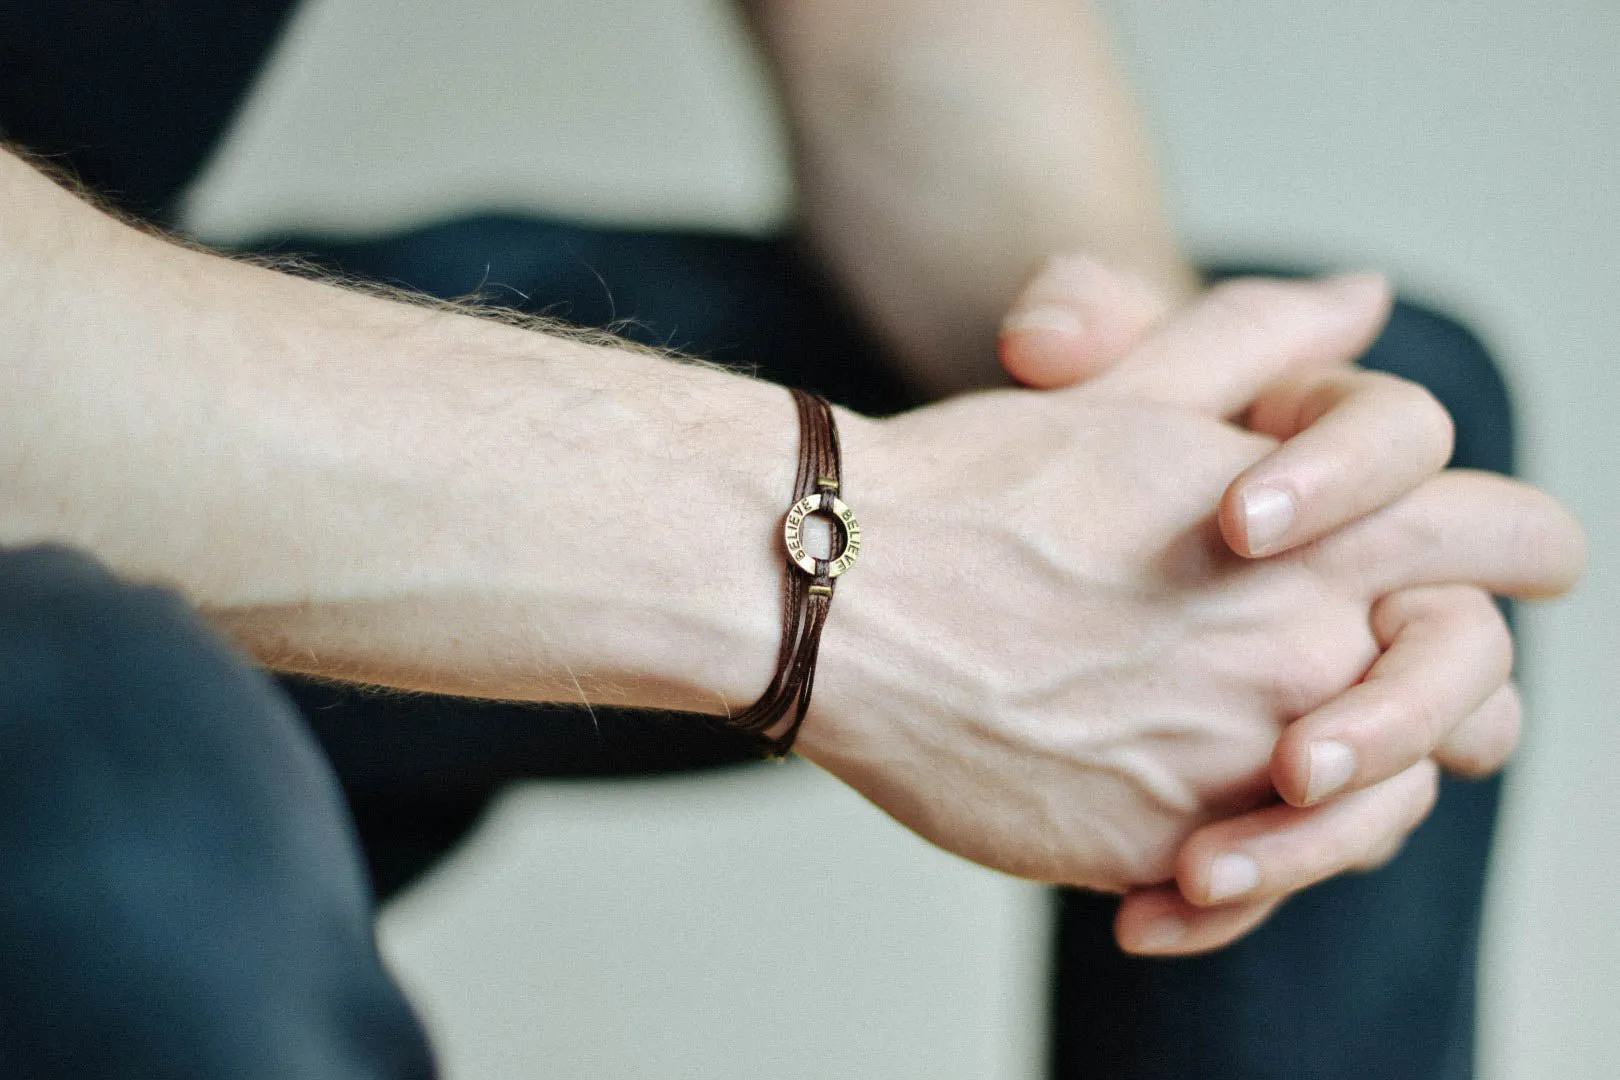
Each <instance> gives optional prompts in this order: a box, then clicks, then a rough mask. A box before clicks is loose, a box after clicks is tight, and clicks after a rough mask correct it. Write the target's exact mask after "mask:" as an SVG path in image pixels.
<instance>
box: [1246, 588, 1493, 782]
mask: <svg viewBox="0 0 1620 1080" xmlns="http://www.w3.org/2000/svg"><path fill="white" fill-rule="evenodd" d="M1372 629H1373V634H1374V635H1375V636H1376V638H1377V639H1378V644H1379V645H1380V646H1381V647H1383V649H1384V653H1383V655H1382V656H1380V657H1379V658H1378V660H1377V662H1376V663H1374V664H1373V666H1372V668H1371V670H1369V671H1368V672H1367V675H1366V677H1365V678H1363V679H1362V681H1361V682H1359V683H1357V684H1356V685H1355V686H1352V687H1350V688H1349V689H1348V690H1346V691H1345V692H1344V693H1342V694H1340V695H1339V696H1338V697H1336V698H1334V699H1333V700H1332V701H1329V702H1328V703H1327V704H1326V705H1323V706H1322V707H1321V708H1319V709H1317V710H1316V711H1315V712H1313V713H1310V714H1309V715H1307V716H1304V717H1302V718H1301V719H1299V720H1296V721H1295V722H1294V723H1292V724H1290V725H1289V726H1288V727H1287V729H1286V730H1284V731H1283V733H1282V736H1281V737H1280V738H1279V739H1278V740H1277V745H1276V747H1275V748H1274V749H1273V751H1272V755H1271V780H1272V783H1273V784H1274V785H1275V786H1276V788H1277V793H1278V794H1279V795H1281V796H1282V797H1283V798H1284V799H1286V800H1287V801H1288V802H1290V803H1293V804H1294V805H1295V806H1310V805H1312V804H1313V803H1317V802H1320V801H1321V800H1323V799H1325V798H1328V797H1329V796H1336V795H1340V794H1342V793H1344V792H1347V791H1356V790H1359V789H1361V788H1366V787H1371V786H1372V785H1374V784H1377V783H1379V782H1381V781H1384V780H1387V779H1389V778H1390V777H1392V776H1395V775H1397V774H1399V773H1403V772H1405V771H1406V770H1407V769H1409V768H1411V767H1412V766H1413V765H1415V764H1417V763H1418V762H1420V761H1422V760H1424V759H1425V758H1427V757H1429V756H1430V755H1431V754H1432V753H1433V752H1434V750H1435V748H1436V747H1438V746H1440V745H1441V744H1443V743H1444V742H1445V741H1446V739H1448V738H1449V737H1450V736H1451V734H1452V732H1453V731H1454V730H1455V729H1456V728H1457V727H1458V726H1459V725H1461V724H1462V723H1463V721H1465V720H1467V719H1468V718H1469V717H1470V716H1472V715H1473V713H1474V712H1475V711H1476V710H1478V709H1479V708H1480V707H1481V706H1483V705H1484V704H1485V702H1486V700H1487V699H1488V698H1490V696H1491V695H1492V694H1494V693H1495V692H1496V690H1497V688H1498V687H1500V686H1501V685H1502V684H1503V683H1504V682H1506V681H1507V678H1508V674H1509V673H1510V672H1511V671H1512V670H1513V638H1512V636H1511V635H1510V634H1509V633H1508V628H1507V624H1506V623H1505V622H1504V621H1503V619H1502V613H1501V612H1500V611H1498V610H1497V608H1496V605H1495V604H1494V603H1492V602H1491V598H1490V597H1489V596H1487V595H1486V594H1485V593H1484V592H1482V591H1480V590H1479V589H1476V588H1473V587H1472V586H1468V585H1438V586H1433V587H1430V588H1423V589H1409V590H1406V591H1404V592H1399V593H1396V594H1394V595H1393V596H1389V597H1387V598H1385V599H1383V600H1380V601H1379V602H1378V603H1377V604H1376V605H1374V607H1373V612H1372Z"/></svg>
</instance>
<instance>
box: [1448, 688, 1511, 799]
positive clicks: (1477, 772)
mask: <svg viewBox="0 0 1620 1080" xmlns="http://www.w3.org/2000/svg"><path fill="white" fill-rule="evenodd" d="M1523 725H1524V705H1523V703H1522V702H1521V701H1520V699H1519V690H1518V688H1517V687H1515V686H1514V685H1513V684H1512V683H1510V682H1509V683H1503V684H1502V685H1501V686H1500V687H1498V688H1497V690H1496V693H1494V694H1492V695H1491V696H1490V697H1488V698H1486V699H1485V704H1483V705H1481V706H1480V707H1479V708H1478V709H1475V710H1474V714H1473V715H1472V716H1470V717H1469V718H1468V719H1467V720H1464V721H1463V722H1462V723H1461V724H1459V725H1458V726H1457V727H1456V728H1454V729H1453V730H1452V732H1451V734H1450V735H1449V736H1447V737H1446V740H1445V741H1444V742H1442V743H1441V744H1440V745H1439V746H1438V747H1436V748H1435V752H1434V760H1435V762H1436V763H1437V764H1438V765H1439V766H1440V767H1441V768H1442V769H1445V770H1446V771H1447V772H1452V773H1456V774H1457V775H1458V776H1466V777H1470V778H1474V779H1479V778H1482V777H1486V776H1490V775H1491V774H1492V773H1494V772H1496V771H1497V770H1498V769H1500V768H1501V767H1502V766H1503V765H1504V764H1506V763H1507V759H1508V758H1509V757H1511V756H1513V751H1514V748H1516V747H1517V746H1518V745H1519V732H1520V730H1521V728H1522V727H1523Z"/></svg>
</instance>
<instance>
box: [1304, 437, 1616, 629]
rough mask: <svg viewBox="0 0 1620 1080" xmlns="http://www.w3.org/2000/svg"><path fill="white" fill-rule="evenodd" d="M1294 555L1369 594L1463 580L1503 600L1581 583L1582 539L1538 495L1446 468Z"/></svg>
mask: <svg viewBox="0 0 1620 1080" xmlns="http://www.w3.org/2000/svg"><path fill="white" fill-rule="evenodd" d="M1297 554H1298V556H1299V557H1300V558H1302V559H1305V560H1307V561H1308V562H1310V563H1311V564H1313V565H1318V566H1320V567H1322V568H1323V569H1324V570H1326V571H1328V572H1330V573H1333V574H1345V575H1349V576H1351V577H1353V578H1355V579H1357V580H1358V581H1359V582H1360V583H1361V585H1362V587H1363V588H1365V589H1366V591H1367V594H1368V595H1370V596H1383V595H1386V594H1388V593H1392V592H1396V591H1398V590H1400V589H1404V588H1408V587H1411V586H1418V585H1438V584H1444V583H1447V582H1466V583H1468V584H1471V585H1478V586H1479V587H1481V588H1483V589H1486V590H1487V591H1489V592H1493V593H1496V594H1498V595H1503V596H1519V597H1527V598H1528V597H1547V596H1557V595H1559V594H1561V593H1565V592H1568V591H1569V589H1570V588H1572V587H1573V586H1574V584H1575V582H1576V581H1577V580H1578V579H1579V578H1580V576H1581V571H1582V570H1583V569H1584V568H1585V565H1586V538H1585V537H1584V536H1583V535H1582V533H1581V527H1580V524H1579V523H1578V522H1577V521H1576V520H1575V519H1574V517H1572V516H1571V515H1570V513H1569V511H1567V510H1565V509H1564V508H1563V507H1562V506H1560V505H1559V504H1558V503H1557V501H1555V500H1554V499H1553V498H1552V497H1551V496H1549V495H1547V494H1545V493H1544V492H1541V491H1537V490H1536V489H1535V488H1533V487H1530V486H1529V485H1527V484H1522V483H1519V482H1518V481H1517V480H1510V479H1508V478H1507V477H1505V476H1498V475H1497V474H1495V473H1486V472H1477V471H1474V470H1470V469H1448V470H1446V471H1445V472H1443V473H1441V474H1440V475H1438V476H1436V477H1433V478H1432V479H1430V480H1428V481H1427V482H1425V483H1424V484H1423V485H1422V486H1421V487H1419V488H1418V489H1417V490H1416V491H1414V492H1412V493H1411V494H1410V495H1408V496H1406V497H1405V498H1404V499H1400V500H1399V501H1397V502H1395V503H1393V504H1391V505H1390V506H1386V507H1384V508H1383V509H1381V510H1377V511H1375V512H1374V513H1372V514H1369V515H1367V516H1366V517H1363V518H1361V519H1360V520H1359V521H1355V522H1353V523H1351V524H1350V525H1347V526H1345V527H1344V528H1342V529H1340V530H1339V531H1337V532H1335V533H1332V534H1330V535H1328V536H1325V537H1323V538H1322V539H1320V540H1318V541H1317V542H1316V543H1314V544H1312V545H1310V546H1308V547H1302V548H1299V549H1298V551H1297Z"/></svg>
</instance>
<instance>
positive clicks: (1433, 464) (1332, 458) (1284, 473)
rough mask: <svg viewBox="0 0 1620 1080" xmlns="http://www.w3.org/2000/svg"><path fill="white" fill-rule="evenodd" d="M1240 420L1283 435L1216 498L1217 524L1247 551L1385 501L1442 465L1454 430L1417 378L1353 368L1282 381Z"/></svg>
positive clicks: (1276, 544)
mask: <svg viewBox="0 0 1620 1080" xmlns="http://www.w3.org/2000/svg"><path fill="white" fill-rule="evenodd" d="M1248 426H1249V428H1250V429H1251V430H1253V431H1257V432H1260V433H1261V434H1265V435H1270V436H1272V437H1274V438H1276V439H1280V440H1283V444H1282V446H1280V447H1278V449H1277V450H1275V451H1274V452H1272V453H1271V454H1268V455H1267V456H1266V457H1264V458H1262V459H1261V460H1260V461H1258V462H1256V463H1255V464H1254V465H1252V466H1251V467H1249V468H1248V469H1247V470H1245V471H1244V472H1243V474H1242V475H1240V476H1239V477H1238V478H1237V479H1236V480H1235V481H1233V483H1232V486H1231V487H1230V488H1228V489H1227V491H1226V496H1225V498H1224V499H1223V500H1222V502H1221V511H1220V523H1221V532H1222V533H1223V534H1224V535H1225V536H1226V541H1227V543H1228V544H1230V545H1231V547H1232V550H1233V551H1235V552H1237V553H1238V554H1239V555H1247V556H1250V557H1255V556H1259V555H1270V554H1274V553H1276V552H1279V551H1285V550H1287V549H1288V548H1290V547H1294V546H1296V545H1298V544H1302V543H1305V542H1306V541H1308V540H1314V539H1315V538H1316V537H1318V536H1321V535H1323V534H1325V533H1327V532H1330V531H1332V530H1333V529H1336V528H1339V527H1340V526H1342V525H1344V524H1345V523H1346V522H1349V521H1354V520H1355V519H1356V518H1359V517H1361V516H1363V515H1364V514H1367V513H1370V512H1372V511H1373V510H1376V509H1378V508H1379V507H1381V506H1384V505H1386V504H1388V503H1391V502H1394V501H1395V500H1396V499H1398V498H1400V497H1401V496H1402V495H1405V494H1406V493H1407V492H1409V491H1411V490H1412V489H1414V488H1416V487H1417V486H1418V485H1419V484H1421V483H1422V482H1423V481H1425V480H1427V479H1428V478H1429V477H1431V476H1433V475H1434V474H1435V473H1437V472H1439V471H1440V470H1441V469H1443V468H1445V465H1446V462H1447V461H1449V460H1450V459H1451V449H1452V443H1453V438H1454V428H1453V425H1452V422H1451V416H1450V414H1449V413H1447V412H1446V410H1445V408H1444V406H1442V405H1441V404H1440V403H1439V402H1438V401H1436V400H1435V398H1434V395H1433V394H1431V393H1429V392H1428V391H1427V390H1425V389H1424V388H1423V387H1421V386H1419V385H1418V384H1417V383H1414V382H1408V381H1407V380H1405V379H1400V378H1396V377H1395V376H1393V375H1385V374H1383V373H1381V372H1376V371H1359V370H1356V369H1353V368H1346V369H1336V370H1332V371H1325V372H1319V373H1313V374H1309V375H1306V376H1302V377H1296V378H1292V379H1286V380H1284V381H1283V382H1281V383H1279V384H1278V385H1276V386H1274V387H1272V388H1270V389H1268V390H1267V391H1266V392H1265V393H1264V394H1263V395H1261V397H1260V398H1259V399H1258V400H1256V402H1255V403H1254V405H1253V407H1251V408H1250V410H1249V421H1248Z"/></svg>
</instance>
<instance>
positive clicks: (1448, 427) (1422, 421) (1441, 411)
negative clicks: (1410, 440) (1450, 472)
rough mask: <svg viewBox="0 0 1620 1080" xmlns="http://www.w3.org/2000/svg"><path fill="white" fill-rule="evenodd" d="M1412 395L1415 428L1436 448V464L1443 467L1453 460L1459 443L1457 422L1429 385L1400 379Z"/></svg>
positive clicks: (1434, 459)
mask: <svg viewBox="0 0 1620 1080" xmlns="http://www.w3.org/2000/svg"><path fill="white" fill-rule="evenodd" d="M1400 381H1401V382H1402V383H1403V384H1404V386H1405V390H1406V393H1407V394H1408V395H1410V397H1411V409H1412V413H1413V416H1412V425H1413V430H1414V431H1418V432H1420V433H1422V434H1423V435H1424V436H1425V437H1426V438H1427V440H1428V441H1429V444H1430V445H1431V446H1432V447H1433V448H1434V458H1433V461H1434V465H1435V467H1436V468H1439V467H1442V466H1444V465H1445V464H1446V462H1448V461H1450V460H1451V454H1452V451H1453V450H1455V449H1456V445H1457V422H1456V420H1455V419H1453V418H1452V415H1451V412H1450V410H1448V409H1447V408H1446V407H1445V406H1444V405H1442V404H1441V403H1440V399H1439V398H1437V397H1435V396H1434V394H1433V392H1432V391H1430V390H1429V388H1428V387H1426V386H1422V385H1420V384H1418V383H1414V382H1407V381H1406V380H1404V379H1403V380H1400Z"/></svg>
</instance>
